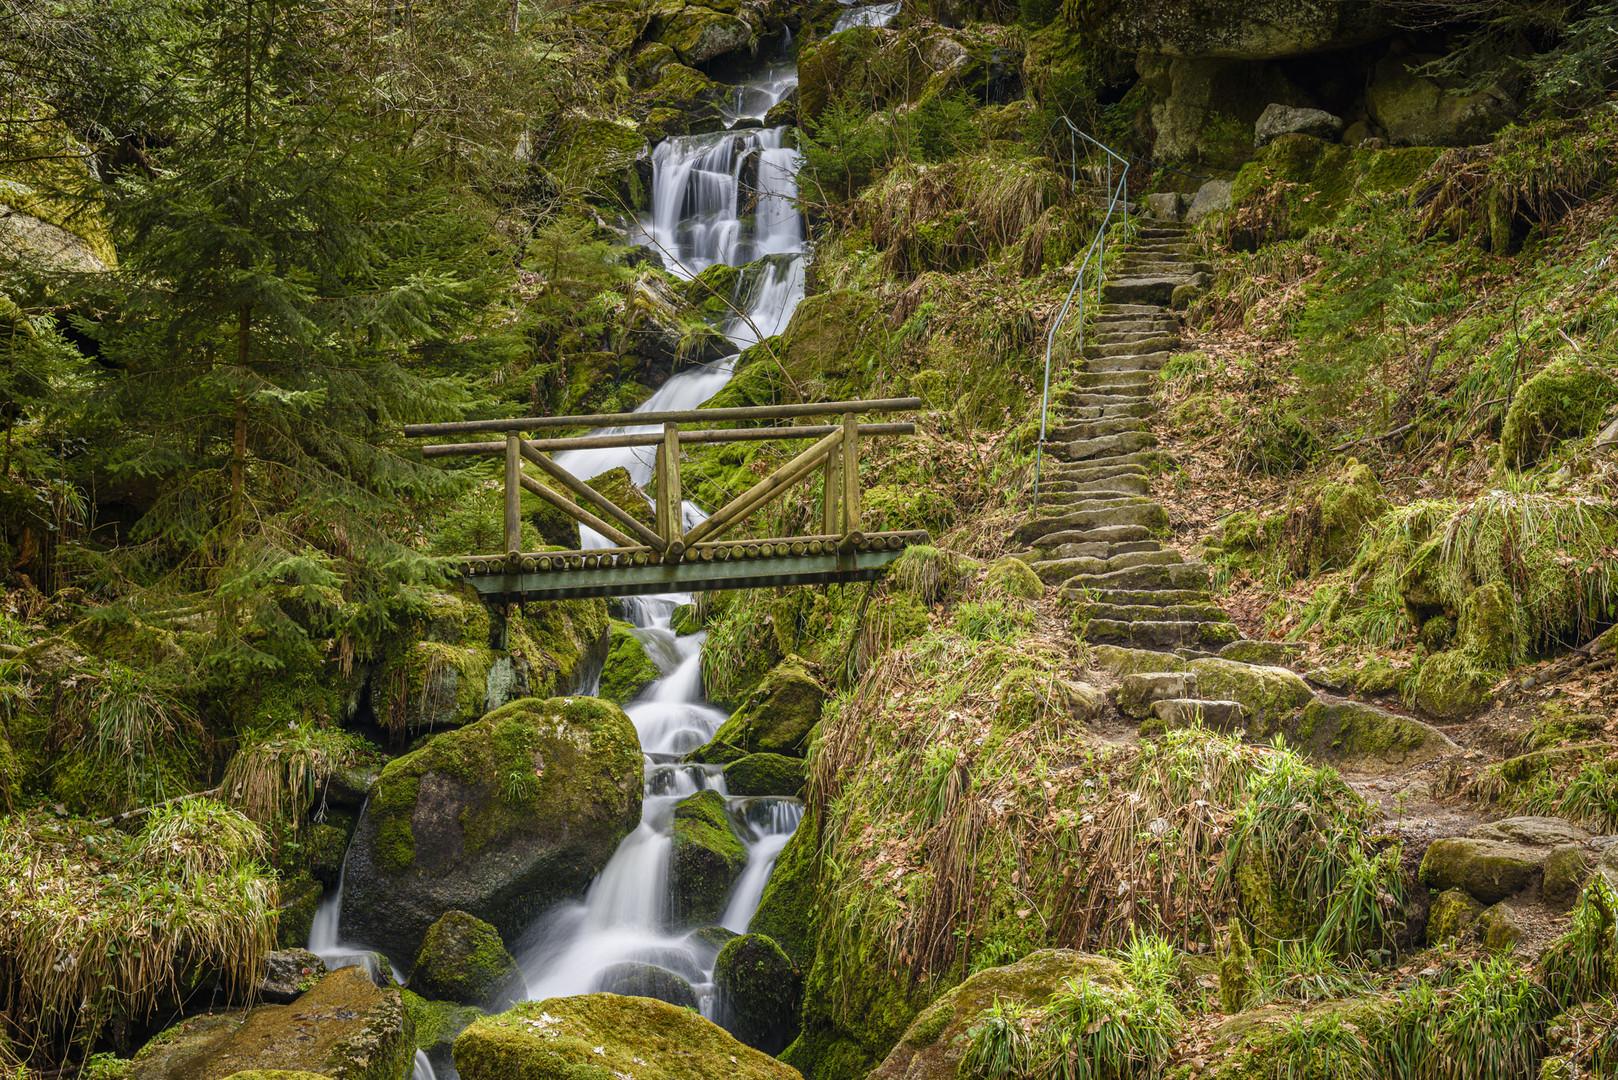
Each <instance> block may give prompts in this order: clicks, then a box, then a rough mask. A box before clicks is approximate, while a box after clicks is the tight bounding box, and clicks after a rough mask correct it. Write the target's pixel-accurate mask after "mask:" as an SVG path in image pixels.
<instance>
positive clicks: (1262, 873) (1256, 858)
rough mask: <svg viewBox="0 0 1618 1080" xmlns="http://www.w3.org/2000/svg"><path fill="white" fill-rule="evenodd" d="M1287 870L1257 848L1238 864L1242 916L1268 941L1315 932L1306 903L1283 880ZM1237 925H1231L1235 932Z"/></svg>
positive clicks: (1285, 939) (1237, 881)
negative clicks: (1275, 863)
mask: <svg viewBox="0 0 1618 1080" xmlns="http://www.w3.org/2000/svg"><path fill="white" fill-rule="evenodd" d="M1284 869H1285V868H1283V867H1279V866H1274V865H1272V864H1271V863H1270V861H1269V860H1268V859H1267V858H1266V857H1265V855H1264V854H1263V853H1262V852H1260V851H1258V850H1257V849H1256V848H1254V847H1248V848H1245V849H1244V850H1243V851H1242V856H1241V858H1240V860H1239V861H1237V863H1236V873H1235V878H1236V892H1237V895H1238V898H1239V899H1238V903H1239V907H1240V909H1241V913H1242V917H1243V918H1244V919H1246V920H1247V922H1248V925H1250V926H1252V927H1253V929H1254V930H1255V931H1256V932H1257V933H1259V934H1261V935H1263V937H1262V940H1265V941H1291V940H1295V939H1297V938H1301V937H1304V936H1305V935H1306V934H1307V933H1308V932H1309V931H1310V930H1311V929H1312V927H1310V925H1309V918H1308V913H1307V912H1306V911H1305V909H1304V906H1303V904H1302V903H1301V901H1300V900H1299V898H1298V897H1297V896H1295V895H1294V894H1293V892H1292V889H1291V887H1290V885H1289V883H1288V882H1287V881H1286V880H1285V879H1284V877H1283V870H1284ZM1238 925H1239V924H1236V923H1232V932H1233V933H1235V928H1236V927H1237V926H1238ZM1243 947H1244V948H1245V947H1246V946H1245V944H1244V945H1243ZM1227 1011H1230V1010H1227Z"/></svg>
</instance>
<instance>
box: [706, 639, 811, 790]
mask: <svg viewBox="0 0 1618 1080" xmlns="http://www.w3.org/2000/svg"><path fill="white" fill-rule="evenodd" d="M826 697H827V694H826V688H825V687H824V686H821V685H820V683H819V682H818V681H817V680H816V679H815V677H814V676H813V675H811V674H809V669H808V667H807V666H806V665H805V664H804V662H803V661H802V660H801V659H799V658H798V657H796V656H789V657H787V658H786V659H785V660H783V661H781V662H780V663H779V664H777V665H776V666H775V669H774V670H773V671H771V672H770V673H769V674H768V675H766V676H764V679H763V681H761V682H760V683H759V684H758V686H756V687H755V688H754V689H753V692H752V693H750V694H748V695H747V699H746V700H745V701H743V702H742V706H741V708H739V709H737V710H736V711H735V712H734V713H732V714H731V716H730V719H729V720H726V721H725V722H724V723H723V724H722V725H720V728H719V730H718V731H716V732H714V737H713V738H712V739H710V740H709V741H708V743H707V745H705V746H703V747H701V748H700V749H698V750H695V751H693V752H692V753H691V755H690V759H691V760H692V761H704V762H709V763H711V764H729V763H730V762H732V761H739V760H740V759H741V758H744V757H746V756H747V755H748V754H758V753H765V754H784V755H786V756H789V757H802V756H803V755H804V752H805V751H806V750H807V749H808V748H809V732H810V731H811V730H813V728H814V726H815V725H816V724H818V723H819V722H820V710H821V707H822V706H823V705H825V703H826Z"/></svg>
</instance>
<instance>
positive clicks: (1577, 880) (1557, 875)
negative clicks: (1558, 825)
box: [1539, 844, 1590, 907]
mask: <svg viewBox="0 0 1618 1080" xmlns="http://www.w3.org/2000/svg"><path fill="white" fill-rule="evenodd" d="M1544 873H1545V876H1544V878H1543V880H1542V881H1541V882H1540V887H1539V895H1540V896H1541V897H1542V898H1543V899H1544V901H1545V902H1546V903H1547V904H1554V905H1556V906H1558V907H1567V906H1569V905H1571V904H1572V903H1573V901H1575V900H1577V899H1578V898H1579V890H1580V889H1582V888H1584V883H1585V881H1586V880H1588V879H1589V877H1590V858H1589V856H1587V855H1586V854H1585V853H1584V849H1583V848H1581V847H1580V846H1579V845H1578V844H1558V845H1557V846H1556V847H1554V848H1552V849H1551V853H1550V854H1549V855H1547V856H1545V869H1544Z"/></svg>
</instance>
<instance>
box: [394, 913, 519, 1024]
mask: <svg viewBox="0 0 1618 1080" xmlns="http://www.w3.org/2000/svg"><path fill="white" fill-rule="evenodd" d="M410 986H411V988H412V989H414V990H415V991H416V992H417V993H419V994H421V995H423V996H424V997H428V998H434V999H437V1000H440V1001H453V1002H455V1003H456V1004H459V1005H476V1006H478V1007H480V1008H486V1009H496V1010H498V1009H502V1008H505V1007H506V1006H507V1005H510V1004H512V1003H513V1002H515V1001H517V1000H519V999H520V998H521V997H522V996H523V991H524V986H523V978H522V972H520V971H519V970H518V969H517V962H516V961H515V960H513V959H512V958H511V954H510V953H508V952H506V946H505V943H504V942H503V941H501V940H500V932H499V931H498V930H496V929H495V928H494V927H492V926H490V925H489V924H488V923H486V922H484V921H483V920H481V919H478V918H475V917H473V916H471V915H468V914H467V913H466V912H464V911H449V912H445V913H444V914H443V915H442V916H440V917H439V919H438V921H437V922H435V923H433V925H432V926H431V927H430V928H429V929H428V931H427V936H426V938H424V939H423V940H422V943H421V952H419V953H418V954H417V955H416V963H415V966H414V967H413V968H412V969H411V971H410Z"/></svg>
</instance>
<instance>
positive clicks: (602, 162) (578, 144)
mask: <svg viewBox="0 0 1618 1080" xmlns="http://www.w3.org/2000/svg"><path fill="white" fill-rule="evenodd" d="M560 129H561V130H560V132H559V133H558V134H559V136H560V137H559V138H556V139H554V140H553V141H552V142H551V143H550V145H549V148H548V150H547V153H546V155H545V160H544V165H545V168H546V169H547V170H549V171H550V173H551V174H552V175H553V176H555V177H556V179H557V181H558V182H560V183H561V184H562V185H563V186H564V187H565V188H566V189H567V190H570V191H581V190H582V191H586V192H588V193H589V196H590V198H591V199H592V200H594V201H596V202H599V203H602V204H604V205H606V206H608V207H610V208H612V209H615V210H624V209H628V210H632V211H638V210H649V209H651V205H652V192H651V189H650V188H649V187H648V186H647V185H646V184H645V182H644V181H643V179H642V177H641V174H640V171H639V170H638V169H637V167H636V165H637V162H639V161H641V160H643V159H648V157H649V151H648V147H647V144H646V136H645V135H644V134H643V133H642V132H640V131H639V130H638V129H637V128H636V127H635V125H633V124H631V123H625V122H622V121H619V120H615V119H608V118H606V117H592V116H566V117H564V118H563V119H562V120H561V121H560Z"/></svg>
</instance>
